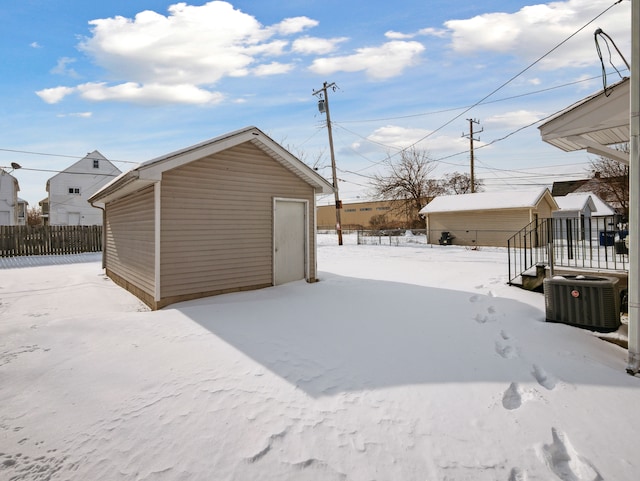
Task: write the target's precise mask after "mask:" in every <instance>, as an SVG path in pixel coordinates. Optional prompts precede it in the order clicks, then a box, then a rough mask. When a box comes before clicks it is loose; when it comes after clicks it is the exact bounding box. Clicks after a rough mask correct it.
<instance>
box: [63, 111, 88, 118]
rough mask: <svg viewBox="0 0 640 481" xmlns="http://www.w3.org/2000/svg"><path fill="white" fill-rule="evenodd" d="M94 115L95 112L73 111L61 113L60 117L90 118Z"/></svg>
mask: <svg viewBox="0 0 640 481" xmlns="http://www.w3.org/2000/svg"><path fill="white" fill-rule="evenodd" d="M92 115H93V112H72V113H70V114H60V115H58V117H77V118H81V119H88V118H89V117H91V116H92Z"/></svg>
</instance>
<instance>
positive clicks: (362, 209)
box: [360, 207, 373, 212]
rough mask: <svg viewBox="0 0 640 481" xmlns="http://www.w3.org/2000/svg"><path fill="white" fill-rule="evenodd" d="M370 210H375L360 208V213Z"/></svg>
mask: <svg viewBox="0 0 640 481" xmlns="http://www.w3.org/2000/svg"><path fill="white" fill-rule="evenodd" d="M368 210H373V209H372V208H371V207H360V212H365V211H368Z"/></svg>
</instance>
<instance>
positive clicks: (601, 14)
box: [394, 0, 622, 155]
mask: <svg viewBox="0 0 640 481" xmlns="http://www.w3.org/2000/svg"><path fill="white" fill-rule="evenodd" d="M619 3H622V0H617V1H616V2H614V3H613V4H612V5H610V6H609V7H607V8H606V9H605V10H603V11H602V12H601V13H599V14H598V15H596V16H595V17H593V18H592V19H591V20H589V21H588V22H587V23H585V24H584V25H583V26H582V27H580V28H579V29H578V30H576V31H575V32H573V33H572V34H571V35H569V36H568V37H567V38H565V39H564V40H563V41H562V42H560V43H559V44H557V45H556V46H555V47H553V48H552V49H551V50H549V51H547V52H546V53H545V54H544V55H542V56H540V57H538V59H536V60H535V61H533V62H532V63H531V64H529V65H528V66H527V67H525V68H524V69H522V70H520V72H518V73H516V74H515V75H513V76H512V77H511V78H510V79H508V80H507V81H506V82H504V83H502V84H501V85H500V86H498V87H497V88H495V89H494V90H492V91H491V92H490V93H488V94H487V95H485V96H484V97H482V98H481V99H480V100H478V101H477V102H476V103H474V104H473V105H471V106H470V107H468V108H466V109H465V110H464V111H462V112H460V113H459V114H458V115H456V116H454V117H453V118H451V119H450V120H448V121H447V122H445V123H444V124H442V125H441V126H440V127H438V128H437V129H435V130H432V131H431V132H430V133H429V134H427V135H425V136H424V137H422V138H421V139H419V140H418V141H416V142H414V143H413V144H411V145H410V146H409V147H407V148H406V149H410V148H412V147H414V146H416V145H417V144H419V143H420V142H422V141H423V140H426V139H427V138H429V137H431V136H432V135H433V134H435V133H436V132H439V131H440V130H442V129H443V128H445V127H446V126H448V125H449V124H451V123H453V122H454V121H456V120H458V119H459V118H460V117H462V116H463V115H464V114H466V113H467V112H469V111H470V110H472V109H474V108H475V107H477V106H478V105H480V104H481V103H482V102H484V101H485V100H487V99H488V98H489V97H491V96H493V95H494V94H495V93H497V92H499V91H500V90H502V89H503V88H504V87H506V86H507V85H509V84H510V83H511V82H513V81H514V80H515V79H517V78H518V77H520V76H521V75H522V74H524V73H525V72H527V71H528V70H530V69H531V68H533V67H534V66H535V65H536V64H538V63H539V62H541V61H542V60H543V59H545V58H546V57H548V56H549V55H550V54H551V53H553V52H555V51H556V50H558V49H559V48H560V47H561V46H562V45H564V44H565V43H567V42H568V41H569V40H571V39H572V38H573V37H575V36H576V35H577V34H578V33H580V32H581V31H582V30H584V29H585V28H587V27H588V26H589V25H591V24H592V23H593V22H595V21H596V20H597V19H598V18H600V17H601V16H603V15H604V14H605V13H607V12H608V11H609V10H611V9H612V8H613V7H614V6H616V5H618V4H619ZM406 149H404V150H406ZM394 155H398V154H397V153H396V154H394Z"/></svg>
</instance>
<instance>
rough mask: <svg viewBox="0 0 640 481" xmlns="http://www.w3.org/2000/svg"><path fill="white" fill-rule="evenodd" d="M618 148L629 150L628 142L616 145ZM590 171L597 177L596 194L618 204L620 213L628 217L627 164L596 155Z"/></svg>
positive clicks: (623, 150) (624, 150)
mask: <svg viewBox="0 0 640 481" xmlns="http://www.w3.org/2000/svg"><path fill="white" fill-rule="evenodd" d="M617 149H618V150H620V151H622V152H629V144H622V145H620V146H618V148H617ZM591 171H592V173H593V175H594V177H596V178H599V179H600V182H598V186H597V189H596V190H597V192H595V194H597V195H598V196H599V197H601V198H602V199H604V200H606V201H608V202H611V203H613V204H616V205H617V206H620V211H621V212H620V214H622V215H623V216H624V217H625V219H628V217H629V166H628V165H626V164H623V163H622V162H618V161H617V160H612V159H608V158H606V157H598V158H597V159H595V160H592V161H591Z"/></svg>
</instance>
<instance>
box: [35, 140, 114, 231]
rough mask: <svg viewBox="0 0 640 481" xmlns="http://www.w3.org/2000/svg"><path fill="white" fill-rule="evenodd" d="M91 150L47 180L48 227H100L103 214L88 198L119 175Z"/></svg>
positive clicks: (98, 153)
mask: <svg viewBox="0 0 640 481" xmlns="http://www.w3.org/2000/svg"><path fill="white" fill-rule="evenodd" d="M120 174H121V172H120V170H119V169H118V168H117V167H116V166H115V165H113V164H112V163H111V162H109V161H108V160H107V159H106V158H105V157H104V156H103V155H102V154H101V153H100V152H98V151H97V150H94V151H93V152H91V153H89V154H87V155H86V157H84V158H82V159H81V160H79V161H78V162H76V163H75V164H73V165H71V166H70V167H68V168H66V169H65V170H63V171H62V172H60V173H59V174H56V175H54V176H53V177H51V178H50V179H49V180H48V181H47V192H48V193H49V197H48V201H49V202H48V204H49V221H48V223H49V224H50V225H102V211H101V210H100V209H97V208H95V207H93V206H92V205H91V204H89V202H87V199H88V198H89V197H90V196H91V195H93V194H95V193H96V192H97V191H98V190H100V188H102V187H103V186H104V185H106V184H108V183H109V182H111V181H112V180H113V179H114V178H116V177H117V176H118V175H120Z"/></svg>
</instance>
